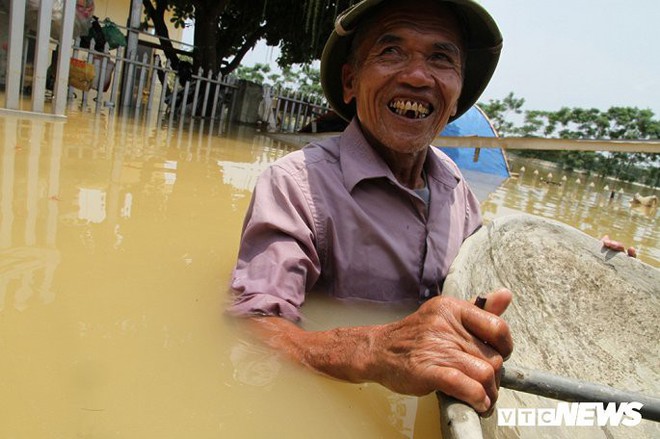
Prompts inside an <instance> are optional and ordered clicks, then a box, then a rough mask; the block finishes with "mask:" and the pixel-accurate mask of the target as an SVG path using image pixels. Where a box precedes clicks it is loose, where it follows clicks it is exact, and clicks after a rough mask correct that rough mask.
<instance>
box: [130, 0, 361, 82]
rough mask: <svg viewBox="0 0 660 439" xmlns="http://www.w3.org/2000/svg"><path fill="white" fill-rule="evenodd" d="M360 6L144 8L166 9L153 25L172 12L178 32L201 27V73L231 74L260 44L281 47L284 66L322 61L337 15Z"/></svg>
mask: <svg viewBox="0 0 660 439" xmlns="http://www.w3.org/2000/svg"><path fill="white" fill-rule="evenodd" d="M355 1H356V0H250V1H245V0H143V3H150V4H152V6H153V3H156V4H157V5H161V8H160V9H158V8H156V7H152V10H153V11H158V12H159V14H160V16H156V15H154V14H150V15H149V19H151V20H159V19H162V17H163V12H161V11H164V10H167V11H170V12H171V14H172V18H171V22H172V23H173V24H174V25H175V26H177V27H182V26H183V25H184V23H185V22H186V20H193V21H195V41H194V44H195V51H194V60H195V62H194V65H195V68H197V67H200V66H201V67H203V68H204V69H208V68H211V69H212V70H213V71H218V70H220V71H222V73H223V74H228V73H230V72H232V71H233V70H234V69H235V68H237V67H238V65H239V64H240V62H241V60H242V59H243V57H244V56H245V54H246V53H247V52H248V51H249V50H250V49H251V48H252V47H254V45H255V44H256V42H257V41H258V40H259V39H265V41H266V43H267V44H268V45H270V46H279V47H280V49H281V56H280V58H279V59H278V63H279V64H280V66H287V65H291V64H294V63H309V62H311V61H312V60H314V59H319V58H320V56H321V51H322V49H323V45H324V43H325V39H326V38H327V36H328V35H329V33H330V31H331V30H332V27H333V24H334V20H335V18H336V17H337V14H338V13H339V12H340V11H342V10H344V9H345V8H347V7H348V6H349V5H351V4H353V3H355ZM163 5H164V6H165V7H164V8H163ZM145 6H146V4H145ZM154 22H155V21H154ZM157 30H158V27H157ZM159 35H160V33H159Z"/></svg>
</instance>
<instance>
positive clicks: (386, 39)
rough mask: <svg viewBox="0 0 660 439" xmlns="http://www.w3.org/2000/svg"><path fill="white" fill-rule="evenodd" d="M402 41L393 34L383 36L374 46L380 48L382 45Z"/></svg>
mask: <svg viewBox="0 0 660 439" xmlns="http://www.w3.org/2000/svg"><path fill="white" fill-rule="evenodd" d="M402 40H403V38H401V37H399V36H397V35H394V34H383V35H381V36H380V37H379V38H378V39H377V40H376V44H375V45H377V46H380V45H383V44H392V43H400V42H401V41H402Z"/></svg>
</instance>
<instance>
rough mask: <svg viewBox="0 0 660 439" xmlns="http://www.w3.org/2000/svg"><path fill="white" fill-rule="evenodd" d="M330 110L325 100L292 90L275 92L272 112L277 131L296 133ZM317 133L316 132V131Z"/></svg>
mask: <svg viewBox="0 0 660 439" xmlns="http://www.w3.org/2000/svg"><path fill="white" fill-rule="evenodd" d="M329 110H330V106H329V105H328V103H327V102H326V101H325V99H322V98H319V97H318V96H313V95H304V94H302V93H300V92H292V91H290V90H284V91H279V90H275V91H274V93H273V96H272V111H273V114H274V123H275V130H276V131H283V132H295V131H298V130H300V129H301V128H303V127H304V126H306V125H308V124H313V123H314V121H315V120H316V119H317V118H318V117H319V116H321V115H323V114H325V113H326V112H328V111H329ZM314 131H315V130H314Z"/></svg>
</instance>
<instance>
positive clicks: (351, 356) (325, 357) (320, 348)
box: [248, 317, 381, 383]
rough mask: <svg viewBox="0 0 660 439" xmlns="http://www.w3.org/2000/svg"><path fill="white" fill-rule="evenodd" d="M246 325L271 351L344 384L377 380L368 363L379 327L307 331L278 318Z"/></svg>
mask: <svg viewBox="0 0 660 439" xmlns="http://www.w3.org/2000/svg"><path fill="white" fill-rule="evenodd" d="M248 325H249V326H251V327H252V329H253V330H254V331H255V332H256V333H257V334H258V336H259V338H260V339H261V340H263V341H264V342H265V343H266V344H268V345H269V346H271V347H272V348H274V349H276V350H278V351H280V352H282V353H284V354H286V355H287V356H289V357H290V358H291V359H292V360H294V361H295V362H297V363H300V364H304V365H305V366H307V367H309V368H310V369H312V370H315V371H317V372H320V373H323V374H325V375H328V376H331V377H333V378H337V379H340V380H344V381H350V382H353V383H360V382H366V381H376V380H377V379H376V377H372V376H370V372H374V368H372V367H371V365H370V362H371V358H372V357H373V355H372V354H373V347H374V345H375V338H376V337H377V336H378V334H379V333H380V331H379V329H380V328H381V327H379V326H369V327H365V326H362V327H350V328H335V329H331V330H328V331H306V330H304V329H302V328H300V327H298V326H297V325H295V324H294V323H292V322H290V321H288V320H286V319H284V318H281V317H253V318H250V319H248Z"/></svg>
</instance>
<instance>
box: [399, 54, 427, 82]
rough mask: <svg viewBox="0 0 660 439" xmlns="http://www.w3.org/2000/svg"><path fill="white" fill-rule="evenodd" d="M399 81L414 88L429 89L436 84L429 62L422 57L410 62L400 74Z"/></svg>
mask: <svg viewBox="0 0 660 439" xmlns="http://www.w3.org/2000/svg"><path fill="white" fill-rule="evenodd" d="M399 81H401V82H403V83H405V84H408V85H410V86H413V87H428V86H432V85H433V84H434V81H433V75H432V73H431V70H430V68H429V65H428V62H427V60H426V59H425V58H424V57H421V56H417V57H412V58H410V59H409V60H408V62H407V63H406V65H405V66H403V68H402V70H401V73H400V74H399Z"/></svg>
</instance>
